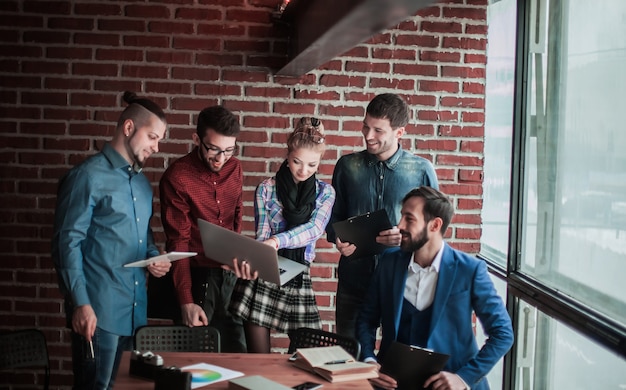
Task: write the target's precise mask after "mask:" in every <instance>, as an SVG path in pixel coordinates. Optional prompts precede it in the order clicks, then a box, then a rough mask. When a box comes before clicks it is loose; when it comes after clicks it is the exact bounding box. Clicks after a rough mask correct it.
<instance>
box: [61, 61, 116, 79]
mask: <svg viewBox="0 0 626 390" xmlns="http://www.w3.org/2000/svg"><path fill="white" fill-rule="evenodd" d="M117 72H118V66H117V64H102V63H100V64H94V63H74V64H72V74H75V75H82V76H86V75H91V76H105V77H107V76H108V77H113V76H117Z"/></svg>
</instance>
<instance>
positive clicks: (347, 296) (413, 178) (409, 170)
mask: <svg viewBox="0 0 626 390" xmlns="http://www.w3.org/2000/svg"><path fill="white" fill-rule="evenodd" d="M408 123H409V109H408V106H407V104H406V103H405V102H404V100H403V99H402V98H401V97H399V96H398V95H395V94H391V93H385V94H381V95H378V96H376V97H375V98H374V99H372V101H371V102H370V103H369V105H368V106H367V111H366V114H365V119H364V120H363V129H362V130H361V132H362V133H363V138H364V139H365V145H366V147H367V149H366V150H363V151H361V152H357V153H352V154H349V155H345V156H342V157H341V158H340V159H339V161H338V162H337V165H336V166H335V171H334V173H333V180H332V184H333V187H334V188H335V191H336V192H337V198H336V200H335V205H334V207H333V212H332V216H331V219H330V222H329V223H328V225H327V227H326V233H327V239H328V241H329V242H332V243H334V244H335V245H336V246H337V250H339V252H340V253H341V258H340V259H339V270H338V278H339V283H338V286H337V300H336V316H335V322H336V328H337V329H336V331H337V333H339V334H341V335H346V336H350V337H355V323H356V317H357V314H358V311H359V309H360V306H361V303H362V302H363V299H364V297H365V295H366V293H367V290H368V286H369V282H370V278H371V276H372V273H373V271H374V268H375V267H376V261H377V256H371V257H364V258H358V259H347V258H346V257H347V256H350V255H351V254H352V253H353V252H354V251H355V250H356V247H355V245H354V244H351V243H349V242H341V240H339V239H338V238H337V237H336V235H335V232H334V230H333V227H332V225H333V223H335V222H338V221H343V220H345V219H348V218H350V217H354V216H356V215H360V214H364V213H367V212H371V211H376V210H379V209H385V210H386V211H387V215H388V216H389V220H390V222H391V224H392V225H393V228H392V229H389V230H384V231H382V232H380V234H379V236H378V237H377V239H376V241H377V242H378V243H381V244H384V245H388V246H399V245H400V240H401V238H402V236H401V235H400V232H399V231H398V229H397V227H396V226H395V225H396V224H397V223H398V221H399V219H400V208H401V201H402V198H403V197H404V195H405V194H406V193H407V192H409V191H410V190H411V189H413V188H415V187H420V186H430V187H433V188H436V189H438V188H439V185H438V183H437V175H436V173H435V169H434V168H433V165H432V164H431V163H430V161H428V160H426V159H424V158H421V157H419V156H415V155H414V154H412V153H410V152H408V151H406V150H403V149H402V147H401V146H400V143H399V142H400V138H401V137H402V135H403V134H404V131H405V126H406V125H407V124H408Z"/></svg>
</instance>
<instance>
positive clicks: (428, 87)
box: [418, 80, 459, 93]
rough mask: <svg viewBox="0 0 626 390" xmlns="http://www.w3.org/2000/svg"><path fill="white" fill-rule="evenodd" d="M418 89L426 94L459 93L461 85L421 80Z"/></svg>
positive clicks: (450, 82)
mask: <svg viewBox="0 0 626 390" xmlns="http://www.w3.org/2000/svg"><path fill="white" fill-rule="evenodd" d="M418 89H419V90H420V91H424V92H449V93H458V92H459V83H457V82H452V81H434V80H420V81H419V82H418Z"/></svg>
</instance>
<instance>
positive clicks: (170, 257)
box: [124, 252, 198, 267]
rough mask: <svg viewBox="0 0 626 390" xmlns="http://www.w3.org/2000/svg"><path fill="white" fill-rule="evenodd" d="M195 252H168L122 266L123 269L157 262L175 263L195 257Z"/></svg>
mask: <svg viewBox="0 0 626 390" xmlns="http://www.w3.org/2000/svg"><path fill="white" fill-rule="evenodd" d="M197 254H198V253H197V252H170V253H165V254H162V255H158V256H154V257H151V258H149V259H145V260H139V261H134V262H132V263H128V264H124V267H147V266H148V265H149V264H150V263H154V262H157V261H169V262H172V261H176V260H180V259H184V258H186V257H191V256H195V255H197Z"/></svg>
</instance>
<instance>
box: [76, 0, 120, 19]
mask: <svg viewBox="0 0 626 390" xmlns="http://www.w3.org/2000/svg"><path fill="white" fill-rule="evenodd" d="M74 12H75V13H76V14H78V15H97V16H121V15H122V8H121V7H120V6H119V5H117V4H103V3H93V2H88V3H82V4H81V3H77V4H75V5H74Z"/></svg>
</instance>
